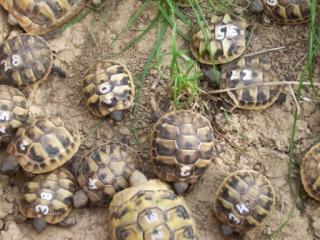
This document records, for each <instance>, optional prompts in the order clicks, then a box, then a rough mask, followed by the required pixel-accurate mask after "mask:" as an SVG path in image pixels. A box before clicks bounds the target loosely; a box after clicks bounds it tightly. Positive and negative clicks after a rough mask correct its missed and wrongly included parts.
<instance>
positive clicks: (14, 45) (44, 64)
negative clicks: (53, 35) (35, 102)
mask: <svg viewBox="0 0 320 240" xmlns="http://www.w3.org/2000/svg"><path fill="white" fill-rule="evenodd" d="M51 70H56V71H57V72H58V73H59V74H60V75H64V74H65V73H64V72H63V70H62V69H61V68H60V67H59V66H57V65H55V64H54V62H53V53H52V51H51V48H50V46H49V45H48V43H47V42H46V41H45V40H44V39H43V38H42V37H39V36H36V35H31V34H20V35H17V36H14V37H11V38H9V39H8V40H7V41H5V42H3V43H2V44H1V45H0V84H5V85H10V86H13V87H16V88H18V89H20V90H22V89H25V88H26V87H28V89H27V91H26V94H25V95H29V93H28V91H29V92H30V90H31V89H32V88H31V87H30V85H33V87H34V88H35V87H36V86H37V85H38V84H39V83H41V82H42V81H44V80H46V79H47V78H48V76H49V74H50V72H51Z"/></svg>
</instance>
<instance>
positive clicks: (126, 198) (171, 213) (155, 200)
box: [109, 171, 200, 240]
mask: <svg viewBox="0 0 320 240" xmlns="http://www.w3.org/2000/svg"><path fill="white" fill-rule="evenodd" d="M130 182H131V185H132V187H130V188H127V189H125V190H123V191H121V192H119V193H117V194H116V195H115V196H114V197H113V200H112V202H111V204H110V207H109V224H110V225H109V226H110V240H131V239H134V240H152V239H154V240H155V239H170V240H199V239H200V237H199V235H198V230H197V226H196V223H195V221H194V219H193V217H192V212H191V211H190V210H189V208H188V206H187V204H186V202H185V200H184V199H183V198H182V197H180V196H177V195H176V194H175V193H174V192H173V191H172V190H171V189H170V187H169V185H167V184H166V183H164V182H162V181H160V180H158V179H157V180H149V181H148V180H147V179H146V178H145V177H144V175H142V174H141V173H139V172H138V171H135V172H134V173H133V174H132V176H131V179H130Z"/></svg>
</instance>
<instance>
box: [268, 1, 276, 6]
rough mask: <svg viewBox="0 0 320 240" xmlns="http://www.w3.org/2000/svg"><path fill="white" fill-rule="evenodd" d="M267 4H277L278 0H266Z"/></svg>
mask: <svg viewBox="0 0 320 240" xmlns="http://www.w3.org/2000/svg"><path fill="white" fill-rule="evenodd" d="M267 4H268V5H269V6H272V7H274V6H276V5H277V4H278V1H277V0H267Z"/></svg>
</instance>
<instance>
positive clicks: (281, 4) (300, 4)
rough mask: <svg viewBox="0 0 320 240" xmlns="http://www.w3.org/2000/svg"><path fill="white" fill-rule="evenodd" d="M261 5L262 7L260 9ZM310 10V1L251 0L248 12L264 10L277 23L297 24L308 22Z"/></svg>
mask: <svg viewBox="0 0 320 240" xmlns="http://www.w3.org/2000/svg"><path fill="white" fill-rule="evenodd" d="M262 5H263V6H264V7H260V6H262ZM257 6H259V7H257ZM310 8H311V0H299V1H297V0H253V2H252V3H251V8H250V10H251V11H252V12H253V13H262V12H263V10H264V9H266V10H267V12H268V14H269V15H270V16H271V17H272V18H273V19H274V20H275V21H277V22H279V23H282V24H299V23H305V22H308V21H309V20H310V12H311V11H310Z"/></svg>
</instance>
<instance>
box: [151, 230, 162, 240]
mask: <svg viewBox="0 0 320 240" xmlns="http://www.w3.org/2000/svg"><path fill="white" fill-rule="evenodd" d="M151 238H152V240H163V239H164V234H163V232H161V231H159V230H157V229H155V231H154V232H153V233H152V237H151Z"/></svg>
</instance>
